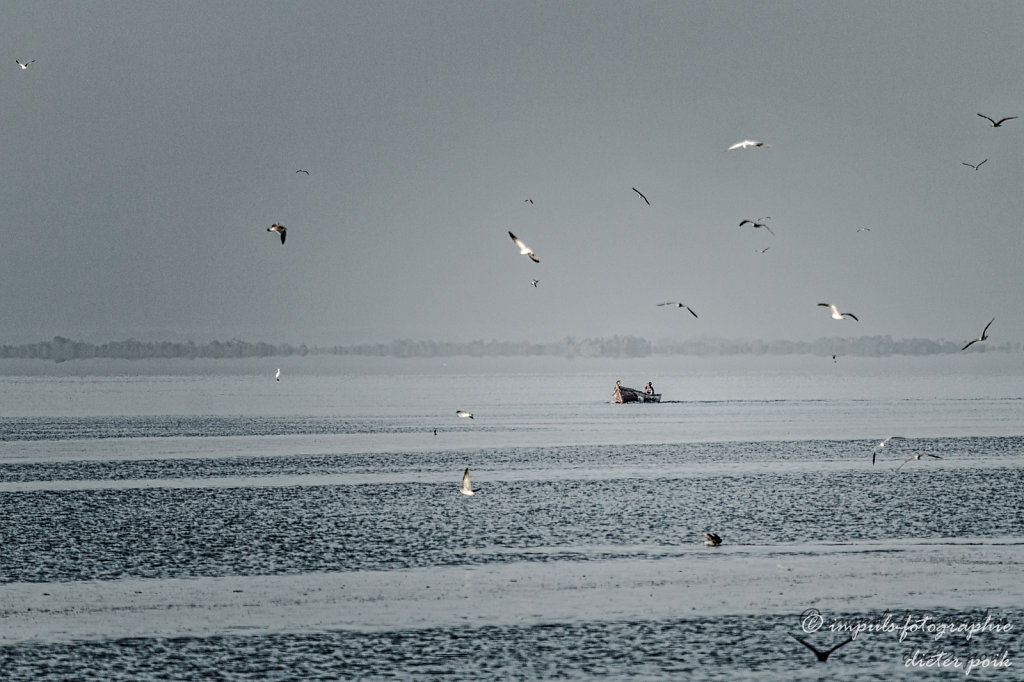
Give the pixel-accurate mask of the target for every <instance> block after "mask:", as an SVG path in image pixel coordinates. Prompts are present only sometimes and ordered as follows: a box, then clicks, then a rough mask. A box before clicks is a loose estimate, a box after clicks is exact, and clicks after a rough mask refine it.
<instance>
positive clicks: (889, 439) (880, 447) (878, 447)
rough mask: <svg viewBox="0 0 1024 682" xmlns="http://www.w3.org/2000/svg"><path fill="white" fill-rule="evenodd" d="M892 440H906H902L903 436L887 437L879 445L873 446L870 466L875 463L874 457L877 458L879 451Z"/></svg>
mask: <svg viewBox="0 0 1024 682" xmlns="http://www.w3.org/2000/svg"><path fill="white" fill-rule="evenodd" d="M893 439H896V440H906V438H904V437H903V436H889V437H888V438H886V439H885V440H883V441H882V442H881V443H879V444H878V445H876V446H875V449H874V450H872V451H871V463H872V464H874V463H875V457H877V456H878V451H879V450H881V449H882V448H884V447H885V444H886V443H888V442H889V441H891V440H893Z"/></svg>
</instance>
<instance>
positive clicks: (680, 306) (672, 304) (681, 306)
mask: <svg viewBox="0 0 1024 682" xmlns="http://www.w3.org/2000/svg"><path fill="white" fill-rule="evenodd" d="M658 305H670V306H674V307H676V308H686V309H687V310H689V311H690V314H691V315H693V316H694V317H697V313H695V312H693V308H691V307H690V306H688V305H686V304H685V303H679V302H678V301H667V302H665V303H659V304H658Z"/></svg>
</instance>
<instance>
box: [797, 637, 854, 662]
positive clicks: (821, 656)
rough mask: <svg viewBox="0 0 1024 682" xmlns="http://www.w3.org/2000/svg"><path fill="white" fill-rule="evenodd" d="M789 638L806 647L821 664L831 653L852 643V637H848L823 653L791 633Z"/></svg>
mask: <svg viewBox="0 0 1024 682" xmlns="http://www.w3.org/2000/svg"><path fill="white" fill-rule="evenodd" d="M789 636H790V637H792V638H793V639H795V640H796V641H798V642H800V643H801V644H803V645H804V646H805V647H807V648H808V649H810V650H811V651H813V652H814V655H815V656H817V657H818V660H819V661H821V662H822V663H824V662H825V661H827V660H828V657H829V656H830V655H831V654H832V652H833V651H835V650H836V649H838V648H839V647H841V646H845V645H847V644H849V643H850V642H852V641H853V637H850V638H849V639H845V640H843V641H842V642H840V643H839V644H836V645H835V646H834V647H832V648H831V649H825V650H824V651H822V650H821V649H819V648H818V647H816V646H814V645H813V644H811V643H810V642H808V641H807V640H805V639H803V638H801V637H797V636H796V635H794V634H792V633H789Z"/></svg>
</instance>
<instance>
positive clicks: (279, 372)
mask: <svg viewBox="0 0 1024 682" xmlns="http://www.w3.org/2000/svg"><path fill="white" fill-rule="evenodd" d="M274 378H275V379H277V380H278V381H280V380H281V368H280V367H278V368H277V373H276V374H274Z"/></svg>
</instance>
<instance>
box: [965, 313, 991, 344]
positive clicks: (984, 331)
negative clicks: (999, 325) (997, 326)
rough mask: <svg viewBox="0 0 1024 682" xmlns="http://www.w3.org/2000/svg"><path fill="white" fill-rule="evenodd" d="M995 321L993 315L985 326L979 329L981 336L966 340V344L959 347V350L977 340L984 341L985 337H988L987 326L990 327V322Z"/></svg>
mask: <svg viewBox="0 0 1024 682" xmlns="http://www.w3.org/2000/svg"><path fill="white" fill-rule="evenodd" d="M995 321H996V318H994V317H993V318H992V319H991V320H989V322H988V324H986V325H985V328H984V329H982V330H981V336H979V337H978V338H976V339H971V340H970V341H968V342H967V345H966V346H964V347H963V348H961V349H960V350H967V349H968V348H970V347H971V346H972V345H973V344H975V343H978V342H979V341H984V340H985V339H987V338H988V328H989V327H991V326H992V323H993V322H995Z"/></svg>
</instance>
